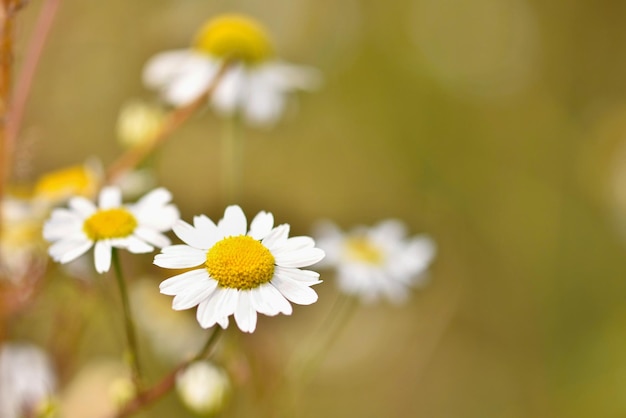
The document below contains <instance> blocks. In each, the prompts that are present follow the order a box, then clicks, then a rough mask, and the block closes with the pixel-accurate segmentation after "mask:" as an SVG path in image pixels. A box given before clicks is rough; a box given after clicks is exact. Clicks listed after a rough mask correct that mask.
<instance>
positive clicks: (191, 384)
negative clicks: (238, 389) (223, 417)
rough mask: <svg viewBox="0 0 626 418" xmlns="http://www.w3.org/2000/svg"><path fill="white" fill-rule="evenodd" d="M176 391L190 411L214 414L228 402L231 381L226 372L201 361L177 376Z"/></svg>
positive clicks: (205, 361)
mask: <svg viewBox="0 0 626 418" xmlns="http://www.w3.org/2000/svg"><path fill="white" fill-rule="evenodd" d="M176 390H177V392H178V395H179V396H180V398H181V400H182V401H183V403H184V404H185V405H186V406H187V407H188V408H189V409H190V410H192V411H194V412H196V413H198V414H202V415H207V414H214V413H216V412H218V411H219V410H220V409H222V407H223V406H224V403H225V402H226V398H227V397H228V393H229V391H230V380H229V378H228V375H227V374H226V372H224V370H222V369H221V368H219V367H217V366H215V365H214V364H213V363H211V362H209V361H207V360H200V361H196V362H193V363H191V364H190V365H189V366H188V367H186V368H185V369H184V370H182V371H180V372H179V373H178V374H177V375H176Z"/></svg>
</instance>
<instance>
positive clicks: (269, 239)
mask: <svg viewBox="0 0 626 418" xmlns="http://www.w3.org/2000/svg"><path fill="white" fill-rule="evenodd" d="M288 235H289V225H287V224H282V225H278V226H277V227H276V228H274V229H272V230H271V231H270V233H269V234H267V236H266V237H265V238H263V245H265V246H266V247H267V248H268V249H269V250H274V249H275V248H278V247H280V246H281V245H283V244H284V243H285V241H287V236H288Z"/></svg>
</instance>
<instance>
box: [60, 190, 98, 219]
mask: <svg viewBox="0 0 626 418" xmlns="http://www.w3.org/2000/svg"><path fill="white" fill-rule="evenodd" d="M67 204H68V206H69V207H70V209H71V210H72V211H74V212H75V213H77V214H78V215H79V216H80V217H81V218H83V219H85V218H88V217H89V216H91V215H93V213H94V212H95V211H96V210H97V208H96V205H94V204H93V203H92V202H91V201H89V200H88V199H85V198H84V197H82V196H77V197H73V198H72V199H70V201H69V202H68V203H67Z"/></svg>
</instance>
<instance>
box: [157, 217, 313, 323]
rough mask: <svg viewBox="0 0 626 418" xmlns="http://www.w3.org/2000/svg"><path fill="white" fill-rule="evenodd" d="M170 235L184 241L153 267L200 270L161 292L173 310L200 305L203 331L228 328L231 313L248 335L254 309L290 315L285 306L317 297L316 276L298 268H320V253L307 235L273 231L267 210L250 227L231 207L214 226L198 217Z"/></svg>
mask: <svg viewBox="0 0 626 418" xmlns="http://www.w3.org/2000/svg"><path fill="white" fill-rule="evenodd" d="M173 230H174V233H175V234H176V235H177V236H178V237H179V238H180V239H181V240H183V242H184V243H185V244H184V245H172V246H169V247H165V248H163V249H162V250H161V254H157V256H156V257H155V259H154V264H156V265H157V266H159V267H164V268H170V269H189V268H193V267H197V268H195V269H192V270H188V271H186V272H184V273H182V274H179V275H177V276H174V277H171V278H169V279H167V280H165V281H163V282H162V283H161V285H160V289H161V293H163V294H166V295H170V296H175V297H174V300H173V302H172V308H173V309H175V310H182V309H189V308H193V307H194V306H196V305H197V306H198V309H197V314H196V318H197V320H198V322H199V323H200V325H201V326H202V327H203V328H209V327H212V326H214V325H215V324H219V325H220V326H221V327H222V328H226V327H227V326H228V317H229V316H230V315H234V317H235V322H236V323H237V326H238V327H239V329H241V330H242V331H243V332H253V331H254V330H255V328H256V322H257V312H259V313H262V314H265V315H269V316H274V315H277V314H279V313H283V314H285V315H291V313H292V307H291V304H290V303H289V301H291V302H293V303H296V304H299V305H309V304H312V303H314V302H315V301H316V300H317V293H315V291H314V290H313V289H311V288H310V286H312V285H315V284H318V283H320V280H319V274H318V273H316V272H314V271H310V270H301V269H300V268H301V267H306V266H310V265H312V264H315V263H317V262H318V261H320V260H321V259H322V258H323V257H324V252H323V251H322V250H321V249H319V248H316V247H315V242H314V241H313V239H311V238H310V237H304V236H300V237H292V238H288V235H289V225H287V224H282V225H278V226H276V227H274V216H273V215H272V214H271V213H268V212H260V213H259V214H258V215H256V216H255V217H254V219H253V220H252V222H251V223H250V229H249V230H248V229H247V220H246V216H245V215H244V213H243V211H242V210H241V208H240V207H239V206H236V205H234V206H229V207H228V208H226V211H225V212H224V217H223V218H222V219H221V220H220V221H219V222H218V223H217V224H215V223H213V221H211V220H210V219H209V218H208V217H206V216H204V215H200V216H196V217H195V218H194V223H193V225H190V224H188V223H186V222H184V221H182V220H180V221H178V222H177V223H176V224H175V225H174V227H173Z"/></svg>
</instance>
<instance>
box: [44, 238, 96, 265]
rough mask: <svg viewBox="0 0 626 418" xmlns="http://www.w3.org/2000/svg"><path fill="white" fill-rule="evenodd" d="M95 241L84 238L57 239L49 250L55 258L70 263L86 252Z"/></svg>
mask: <svg viewBox="0 0 626 418" xmlns="http://www.w3.org/2000/svg"><path fill="white" fill-rule="evenodd" d="M92 246H93V243H92V242H91V241H89V240H87V239H84V238H75V239H67V240H61V241H57V242H55V243H54V244H52V245H51V246H50V248H49V249H48V252H49V254H50V256H51V257H52V259H53V260H55V261H58V262H60V263H69V262H70V261H72V260H75V259H77V258H78V257H80V256H81V255H83V254H84V253H86V252H87V251H88V250H89V249H90V248H91V247H92Z"/></svg>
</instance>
